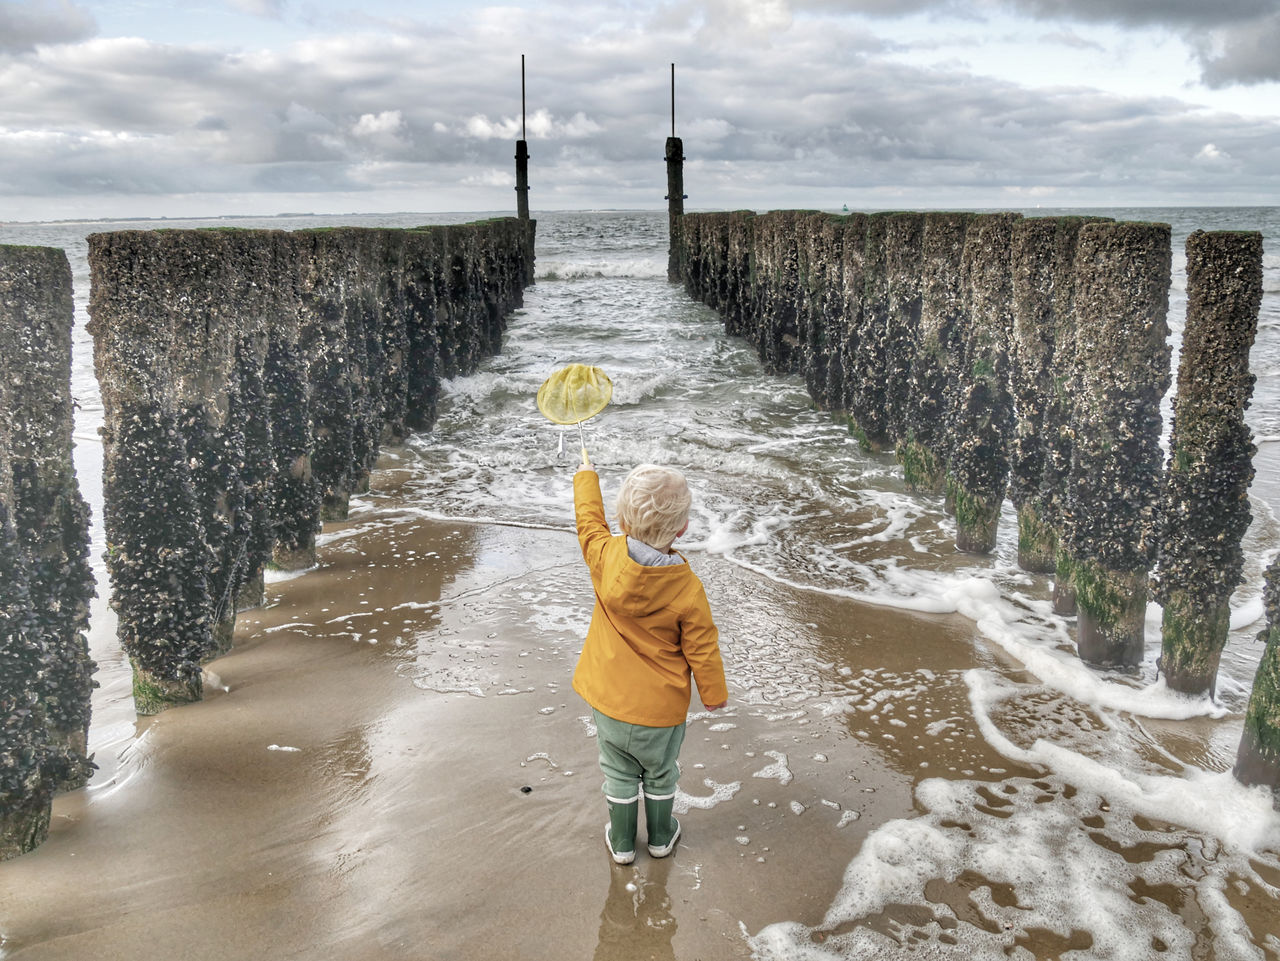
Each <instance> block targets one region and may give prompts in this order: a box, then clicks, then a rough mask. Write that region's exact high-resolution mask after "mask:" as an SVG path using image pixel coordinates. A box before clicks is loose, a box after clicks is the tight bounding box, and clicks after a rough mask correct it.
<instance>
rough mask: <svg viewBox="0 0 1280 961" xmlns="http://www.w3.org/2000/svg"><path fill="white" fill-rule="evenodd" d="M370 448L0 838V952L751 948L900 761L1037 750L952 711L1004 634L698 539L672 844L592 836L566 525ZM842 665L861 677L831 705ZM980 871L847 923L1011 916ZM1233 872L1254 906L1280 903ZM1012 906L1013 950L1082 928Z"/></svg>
mask: <svg viewBox="0 0 1280 961" xmlns="http://www.w3.org/2000/svg"><path fill="white" fill-rule="evenodd" d="M394 478H395V475H394V474H382V475H379V476H378V477H377V478H376V482H377V484H378V485H379V487H380V490H378V491H377V492H376V493H375V495H374V497H373V498H371V499H370V500H369V501H367V502H365V503H364V505H363V506H360V507H358V509H357V512H356V513H355V515H353V518H352V521H351V522H349V523H345V524H332V525H329V526H328V527H327V528H326V532H325V535H324V538H323V539H324V542H325V543H324V546H323V547H322V550H321V563H320V565H319V567H318V568H317V569H315V570H312V571H310V572H308V573H306V574H304V575H301V576H299V577H296V578H293V579H289V580H283V581H279V582H277V583H274V584H272V585H271V586H270V588H269V600H268V603H267V605H266V606H265V607H263V608H261V609H258V610H253V611H249V612H245V613H243V614H242V615H241V618H240V623H239V626H238V628H237V637H236V645H235V649H234V650H233V651H232V653H231V654H229V655H228V656H226V657H224V658H222V659H220V660H218V661H216V662H214V663H213V664H211V665H210V668H209V672H210V673H209V676H208V678H207V680H208V681H209V684H210V688H211V689H210V691H209V693H208V696H207V699H206V700H205V701H204V702H203V703H200V704H195V705H191V706H188V707H183V708H180V709H175V710H171V711H169V712H167V713H165V714H162V715H160V716H158V717H156V718H153V719H141V720H139V721H138V722H137V731H136V735H135V734H133V732H129V736H126V737H123V738H122V739H121V740H120V742H119V743H118V746H117V748H116V749H114V750H115V751H117V752H118V756H110V757H103V758H101V759H100V760H101V761H102V763H103V770H102V771H101V772H99V775H98V777H97V778H95V780H94V782H93V786H92V787H91V788H90V789H89V790H88V791H78V792H75V793H73V794H70V795H67V796H64V797H62V798H60V799H59V800H58V801H57V803H56V805H55V810H54V815H55V816H54V825H53V829H52V832H51V836H50V838H49V840H48V842H47V843H46V844H44V845H43V846H42V847H41V848H40V849H38V850H37V851H36V852H34V853H32V854H29V855H27V856H25V857H23V858H20V859H18V860H16V861H12V862H9V863H6V864H5V865H3V867H2V868H0V903H3V904H4V912H3V921H2V922H0V931H3V937H4V941H3V945H2V949H0V956H2V957H4V958H6V959H23V961H36V959H39V961H55V959H79V958H85V957H95V958H101V959H104V961H105V959H117V958H118V959H126V958H127V959H134V958H137V957H139V956H140V955H141V956H150V957H164V958H179V957H180V958H190V959H206V958H207V959H226V958H273V959H292V958H299V959H301V958H307V959H324V958H333V959H370V961H372V959H384V958H406V959H408V958H415V959H421V958H429V959H452V958H457V959H479V958H496V957H519V958H527V959H541V958H546V959H559V958H579V957H594V958H598V959H605V958H608V959H638V958H664V957H665V958H700V959H706V961H712V959H730V958H743V957H747V956H749V955H750V953H751V947H750V945H749V944H748V942H747V940H746V937H747V936H748V935H754V934H756V933H757V932H759V931H760V930H761V929H762V928H764V927H765V926H766V925H770V924H773V923H775V922H788V921H789V922H800V923H801V924H805V925H811V926H818V925H821V924H822V922H823V919H824V916H825V915H826V913H827V911H828V908H829V906H830V905H831V904H832V901H833V898H834V897H835V896H836V893H837V892H838V891H839V889H840V887H841V881H842V876H843V874H844V872H845V870H846V867H847V866H849V865H850V862H851V860H852V859H853V858H854V856H855V855H856V854H857V852H858V850H859V848H860V846H861V845H862V844H863V842H864V840H865V839H866V838H867V836H868V834H869V833H870V832H872V831H874V830H875V829H876V828H878V827H880V826H882V825H884V824H885V823H886V822H889V821H892V820H893V819H898V818H904V817H910V816H912V814H913V788H914V786H915V785H916V784H917V783H918V782H919V780H920V779H921V778H922V777H932V776H934V775H943V776H946V775H947V774H948V772H956V775H955V776H960V775H963V776H966V777H977V778H978V779H980V780H983V781H987V782H989V784H990V787H989V789H988V796H989V799H990V803H991V805H992V808H991V809H992V810H996V809H997V808H998V806H999V805H1000V804H1008V801H1007V800H1002V795H1003V794H1006V793H1013V792H1014V791H1016V790H1017V789H1018V788H1017V786H1016V785H1020V784H1025V783H1026V782H1027V779H1032V780H1034V779H1035V778H1036V777H1037V774H1036V772H1035V771H1033V770H1030V769H1025V768H1019V767H1018V766H1017V765H1014V764H1011V763H1010V762H1009V761H1008V760H1007V759H1005V758H1003V757H1002V756H1000V755H999V754H997V753H996V752H994V751H993V750H992V749H991V748H990V747H989V746H988V745H987V743H986V741H985V740H983V739H982V738H981V737H980V736H979V735H978V734H977V733H976V731H975V725H974V723H973V718H972V715H971V711H970V708H969V705H968V701H967V696H966V691H965V685H964V683H963V681H962V679H961V678H962V672H964V671H966V670H967V669H970V668H974V667H984V666H985V667H995V668H998V669H999V670H1001V671H1005V672H1015V673H1016V672H1017V665H1015V664H1012V663H1009V662H1007V660H1005V661H1001V659H1000V656H999V655H997V654H996V653H994V652H992V651H991V650H990V649H989V648H988V647H987V646H986V645H985V644H983V643H982V642H981V641H980V640H979V639H976V638H975V636H974V635H975V632H974V628H973V625H972V624H971V623H970V622H968V621H966V620H965V619H963V618H960V617H958V616H955V615H951V616H916V615H911V614H904V613H901V612H891V611H886V610H883V609H878V608H874V607H869V606H866V605H859V604H856V603H854V602H852V601H841V600H838V599H831V600H828V599H823V598H815V597H814V596H812V595H808V596H802V595H801V594H800V593H799V592H795V591H793V590H791V589H789V588H785V587H781V586H779V585H777V584H775V583H773V582H771V581H769V580H767V579H763V578H759V577H757V576H755V575H753V574H751V573H750V572H745V571H743V570H742V569H740V568H738V567H735V566H734V565H732V564H729V563H727V562H725V561H723V560H721V559H719V558H716V557H714V556H706V555H697V556H695V557H694V560H693V563H694V565H695V567H696V568H697V569H698V570H699V572H700V574H701V575H702V576H703V578H704V581H705V582H706V584H707V587H708V592H709V595H710V597H711V600H712V603H713V605H715V607H716V608H717V609H718V611H719V615H720V620H721V625H722V630H723V632H724V633H723V637H724V640H723V645H724V650H725V655H726V662H727V667H728V672H729V676H730V691H731V701H730V705H729V707H728V709H726V710H725V711H723V712H718V713H716V714H714V715H710V714H708V713H707V712H699V711H697V710H696V708H697V707H698V705H697V704H696V702H695V705H694V706H695V712H694V713H693V714H692V717H691V722H690V725H691V726H690V731H689V735H688V739H687V741H686V745H685V749H684V752H683V755H682V767H683V775H682V780H681V789H682V791H683V792H684V795H685V796H682V800H681V804H680V807H682V808H687V810H686V811H685V813H684V814H682V815H681V818H682V822H683V825H684V837H683V839H682V841H681V843H680V845H679V847H678V849H677V851H676V853H675V855H674V856H673V857H671V858H670V859H667V860H664V861H657V860H653V859H650V858H649V857H648V856H647V854H645V853H643V852H641V853H640V854H639V856H638V857H637V859H636V862H635V863H634V864H632V865H630V866H626V867H621V866H615V865H613V864H611V862H610V861H609V858H608V857H607V854H606V851H605V847H604V842H603V838H602V834H603V825H604V822H605V808H604V804H603V801H602V799H601V796H600V780H601V779H600V776H599V774H598V770H597V768H596V760H595V742H594V740H593V739H592V737H591V732H590V730H589V727H588V725H587V723H586V715H587V713H588V712H587V711H586V708H585V706H584V704H583V703H582V702H581V700H580V699H579V698H578V697H577V695H576V694H575V693H574V692H573V691H572V689H571V687H570V678H571V674H572V670H573V666H574V663H575V660H576V655H577V651H578V649H579V638H580V636H581V633H582V629H583V627H584V625H585V619H586V618H587V616H588V614H589V607H588V600H589V581H588V580H587V578H586V575H585V572H584V570H583V569H582V567H581V565H580V562H579V559H578V556H577V545H576V541H575V539H574V538H573V536H572V533H571V532H570V531H568V530H567V529H566V530H563V531H555V530H539V529H527V528H519V527H508V526H494V525H459V524H450V523H443V522H438V521H425V520H422V519H421V518H419V517H416V516H414V513H413V511H411V510H410V511H405V510H403V507H404V506H405V505H404V504H403V503H402V502H401V501H400V499H399V498H398V496H397V492H396V491H395V489H394V483H395V480H394ZM784 651H790V652H791V654H790V655H789V656H786V655H785V654H784ZM109 673H110V672H108V674H109ZM851 686H852V687H853V688H858V687H863V688H865V691H866V693H867V695H868V697H867V698H866V699H865V701H866V702H867V703H872V704H874V705H875V707H874V708H873V709H871V710H866V709H864V710H853V711H841V710H837V709H836V707H838V705H839V703H840V701H839V699H837V698H834V694H835V692H837V691H844V692H847V691H849V690H850V689H851ZM219 687H220V688H221V689H218V688H219ZM844 696H845V697H847V696H848V695H847V693H846V694H845V695H844ZM940 723H941V724H942V726H943V727H944V728H945V736H937V735H938V733H939V724H940ZM1037 783H1040V784H1041V786H1042V788H1043V789H1044V790H1045V792H1046V793H1045V796H1046V798H1049V799H1051V796H1052V795H1053V793H1054V791H1055V790H1056V788H1054V787H1053V786H1052V785H1050V784H1049V783H1048V782H1047V781H1046V782H1037ZM983 887H984V885H983V882H982V880H981V878H980V877H978V876H977V875H976V874H974V873H972V872H970V873H969V874H968V876H961V877H959V878H951V879H939V880H938V881H937V882H936V884H934V885H933V887H932V889H931V890H930V892H929V897H930V900H931V901H933V902H936V906H937V911H936V912H931V911H929V910H927V909H922V908H920V907H918V906H910V905H906V904H904V905H900V906H898V907H896V908H894V907H892V906H891V907H890V908H889V909H887V910H885V911H882V912H879V913H878V914H876V915H874V916H871V917H869V918H866V919H865V920H864V921H863V922H861V923H862V925H864V926H866V927H869V928H873V929H876V930H879V931H880V932H881V933H883V934H886V935H888V936H889V937H891V938H893V939H894V941H897V942H899V943H900V944H902V945H903V949H904V950H906V948H907V946H914V948H917V949H919V948H923V947H924V945H925V943H926V942H931V943H934V944H935V947H937V948H940V949H945V948H947V947H948V946H956V947H959V946H960V945H963V943H964V940H965V937H966V935H965V930H966V928H968V926H969V925H973V926H975V927H976V928H980V929H984V930H986V931H988V932H990V931H993V930H994V931H998V930H1000V929H1001V928H1002V927H1004V926H1006V925H1005V922H1002V920H1001V915H1000V914H999V913H998V910H997V911H991V910H990V908H995V907H996V906H997V905H998V904H1000V903H1001V896H1000V886H999V885H994V886H992V888H991V890H992V892H993V893H992V894H991V896H990V897H985V896H978V894H979V889H982V888H983ZM1006 894H1007V892H1006ZM1165 895H1166V896H1167V897H1170V898H1171V899H1172V898H1173V897H1175V896H1176V894H1171V892H1165ZM1157 897H1158V895H1157ZM1242 902H1243V910H1244V912H1245V913H1246V916H1248V915H1249V914H1252V915H1253V916H1254V920H1255V922H1256V923H1258V924H1259V925H1260V927H1259V930H1265V925H1266V924H1267V923H1269V922H1267V921H1266V920H1265V919H1266V917H1267V912H1271V911H1273V910H1274V904H1273V903H1270V902H1269V901H1268V900H1267V899H1266V898H1262V897H1259V898H1256V899H1255V900H1254V901H1253V902H1252V903H1250V902H1249V900H1248V899H1242ZM1006 906H1007V905H1006ZM1153 910H1160V911H1161V912H1163V911H1164V910H1165V909H1164V908H1163V907H1162V906H1159V905H1158V904H1157V907H1156V908H1155V909H1153ZM953 916H954V917H955V918H959V919H960V920H961V921H962V922H963V924H961V925H959V926H958V925H957V924H956V922H955V920H953V919H952V917H953ZM1007 927H1008V930H1007V932H1006V933H1005V934H1004V935H1002V939H1003V940H1004V941H1005V942H1006V944H1007V946H1008V947H1009V948H1013V947H1014V946H1016V945H1021V946H1023V947H1025V948H1027V949H1028V952H1027V953H1020V954H1019V955H1018V956H1023V957H1026V956H1032V957H1056V956H1058V953H1059V952H1061V951H1062V950H1064V949H1065V948H1067V947H1068V946H1073V947H1087V944H1088V943H1089V936H1088V935H1087V934H1084V935H1083V938H1084V941H1083V942H1082V941H1081V940H1080V938H1079V937H1077V938H1076V940H1075V941H1074V942H1073V941H1072V939H1071V936H1070V935H1067V936H1066V937H1062V936H1059V935H1055V934H1053V933H1052V932H1050V931H1048V930H1035V929H1031V930H1026V929H1017V928H1013V927H1012V926H1011V925H1008V926H1007ZM829 933H830V934H831V935H832V936H839V935H840V934H841V933H842V932H841V929H840V927H839V926H833V927H832V928H831V929H830V931H829ZM826 936H827V932H825V931H816V932H814V933H813V934H812V935H811V941H812V942H813V943H814V944H815V945H817V944H821V943H822V942H823V941H824V940H825V937H826ZM1206 956H1207V957H1212V956H1213V955H1212V954H1209V955H1206Z"/></svg>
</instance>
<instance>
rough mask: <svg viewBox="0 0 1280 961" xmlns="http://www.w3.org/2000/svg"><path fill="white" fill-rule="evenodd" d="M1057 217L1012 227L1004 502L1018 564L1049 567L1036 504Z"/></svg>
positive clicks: (1051, 553) (1049, 549)
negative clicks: (1009, 508)
mask: <svg viewBox="0 0 1280 961" xmlns="http://www.w3.org/2000/svg"><path fill="white" fill-rule="evenodd" d="M1057 234H1058V223H1057V219H1056V218H1053V217H1038V218H1033V219H1028V220H1022V221H1019V222H1018V223H1017V224H1016V225H1015V226H1014V228H1013V256H1012V267H1013V338H1012V340H1011V344H1010V347H1011V349H1010V352H1009V353H1010V365H1009V384H1010V390H1011V393H1012V394H1013V403H1014V411H1015V415H1016V416H1015V418H1014V424H1013V435H1012V437H1011V438H1010V441H1009V500H1010V501H1012V503H1013V506H1014V508H1015V509H1016V510H1017V512H1018V564H1019V566H1021V567H1022V569H1023V570H1026V571H1034V572H1037V573H1048V572H1051V571H1052V570H1053V569H1054V561H1055V558H1056V556H1057V538H1056V536H1055V535H1054V530H1053V528H1052V527H1051V526H1050V525H1049V524H1048V523H1047V522H1046V521H1045V518H1044V516H1043V514H1044V512H1043V510H1042V509H1041V507H1040V488H1041V484H1042V483H1043V480H1044V461H1045V443H1044V440H1045V430H1044V426H1045V423H1044V421H1045V408H1046V406H1047V405H1048V403H1049V397H1050V395H1051V393H1052V390H1053V385H1052V377H1053V359H1054V346H1055V344H1054V333H1055V330H1056V328H1055V325H1054V316H1053V294H1054V286H1055V283H1056V282H1057V281H1058V275H1057V274H1056V273H1055V271H1054V252H1055V248H1056V244H1055V241H1056V239H1057Z"/></svg>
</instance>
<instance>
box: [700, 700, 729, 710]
mask: <svg viewBox="0 0 1280 961" xmlns="http://www.w3.org/2000/svg"><path fill="white" fill-rule="evenodd" d="M728 703H729V702H728V701H721V702H720V703H719V704H704V705H702V706H703V707H705V708H706V709H707V710H708V711H718V710H720V708H722V707H724V706H725V705H726V704H728Z"/></svg>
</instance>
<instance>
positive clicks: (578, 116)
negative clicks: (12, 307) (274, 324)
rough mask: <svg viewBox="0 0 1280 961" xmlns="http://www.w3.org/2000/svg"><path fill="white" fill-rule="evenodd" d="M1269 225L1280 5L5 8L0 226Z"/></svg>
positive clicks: (782, 2)
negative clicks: (456, 215) (680, 217)
mask: <svg viewBox="0 0 1280 961" xmlns="http://www.w3.org/2000/svg"><path fill="white" fill-rule="evenodd" d="M521 54H525V55H526V62H527V67H526V70H527V90H528V99H527V105H528V112H527V139H528V141H529V152H530V154H531V157H532V159H531V162H530V182H531V185H532V188H533V189H532V191H531V194H530V203H531V206H532V208H533V210H534V212H535V214H536V212H537V211H539V210H555V209H578V208H596V207H614V208H618V207H623V208H645V207H662V206H664V203H663V199H662V198H663V194H664V193H665V186H666V183H665V170H664V165H663V159H662V158H663V144H664V139H665V137H666V136H667V135H668V134H669V133H670V129H671V118H670V86H669V84H670V69H671V68H670V64H671V63H673V62H674V63H675V64H676V110H677V117H676V132H677V134H679V135H680V136H681V137H682V138H683V139H684V146H685V154H686V156H687V157H688V160H687V162H686V164H685V185H686V192H687V193H688V194H689V200H688V206H689V207H690V209H717V208H740V207H741V208H752V209H756V210H766V209H769V208H773V207H814V208H826V209H832V208H834V209H838V208H839V207H840V206H841V205H844V204H847V205H848V206H849V207H850V208H851V209H874V208H884V207H916V208H924V207H956V206H995V207H1025V206H1033V205H1036V204H1042V205H1044V206H1046V207H1048V206H1073V205H1090V204H1104V205H1120V204H1210V205H1219V204H1280V0H667V2H662V0H615V2H591V0H551V2H525V0H509V2H506V3H504V4H502V5H496V4H495V5H487V4H485V3H457V2H454V3H446V2H440V0H422V2H416V3H409V2H393V0H363V2H361V3H356V2H344V0H192V2H174V0H101V2H98V0H0V220H34V219H54V218H69V217H108V216H129V215H136V216H161V215H169V216H197V215H217V214H274V213H279V212H282V211H314V212H326V213H342V212H383V211H387V212H389V211H482V210H506V209H512V208H514V203H515V191H514V189H513V187H514V160H513V159H512V158H513V154H514V141H515V140H516V139H517V138H518V137H519V135H520V56H521Z"/></svg>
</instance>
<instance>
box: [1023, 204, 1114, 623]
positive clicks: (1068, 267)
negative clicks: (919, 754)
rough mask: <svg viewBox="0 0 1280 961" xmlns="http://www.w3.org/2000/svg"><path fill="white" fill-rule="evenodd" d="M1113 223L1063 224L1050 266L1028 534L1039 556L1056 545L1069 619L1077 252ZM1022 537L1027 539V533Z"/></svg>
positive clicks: (1056, 603) (1057, 599)
mask: <svg viewBox="0 0 1280 961" xmlns="http://www.w3.org/2000/svg"><path fill="white" fill-rule="evenodd" d="M1110 222H1111V219H1110V218H1109V217H1059V218H1057V230H1056V231H1055V233H1054V244H1053V255H1052V262H1051V266H1050V271H1051V275H1052V279H1051V281H1050V283H1051V286H1052V293H1051V295H1050V307H1049V311H1050V320H1051V322H1052V326H1053V330H1052V334H1051V335H1050V336H1051V339H1052V344H1053V347H1052V356H1051V364H1052V369H1051V373H1050V377H1049V394H1048V397H1047V399H1046V401H1045V405H1044V409H1043V412H1042V416H1043V421H1042V425H1041V432H1042V435H1041V443H1042V444H1043V446H1044V463H1043V467H1042V470H1043V473H1042V474H1041V480H1040V493H1039V496H1038V498H1034V501H1035V510H1036V515H1037V516H1036V522H1035V523H1033V524H1031V525H1029V526H1030V527H1031V528H1032V530H1029V531H1028V537H1029V539H1030V540H1031V541H1032V545H1033V546H1032V547H1031V551H1033V552H1039V551H1042V550H1043V549H1044V545H1045V544H1046V543H1048V542H1050V541H1051V542H1052V543H1053V545H1054V567H1053V571H1054V580H1053V610H1054V613H1055V614H1061V615H1063V616H1065V617H1072V616H1074V615H1075V613H1076V594H1075V585H1074V584H1073V583H1072V580H1071V570H1072V563H1071V557H1070V554H1069V553H1068V551H1067V549H1066V535H1065V533H1064V530H1065V525H1066V523H1067V521H1068V517H1069V514H1068V511H1067V509H1066V500H1067V488H1068V485H1069V484H1070V477H1071V452H1072V448H1073V443H1072V438H1073V434H1072V425H1071V418H1072V416H1073V412H1074V410H1075V404H1076V398H1077V397H1078V396H1079V393H1080V390H1079V372H1078V370H1077V369H1076V334H1077V329H1078V318H1077V317H1076V307H1075V292H1076V272H1075V261H1076V248H1077V247H1078V245H1079V241H1080V228H1081V227H1083V226H1084V225H1085V224H1086V223H1110ZM1041 525H1043V527H1041ZM1044 528H1048V530H1047V531H1046V530H1044ZM1019 534H1020V537H1021V534H1022V530H1021V528H1020V531H1019Z"/></svg>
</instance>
